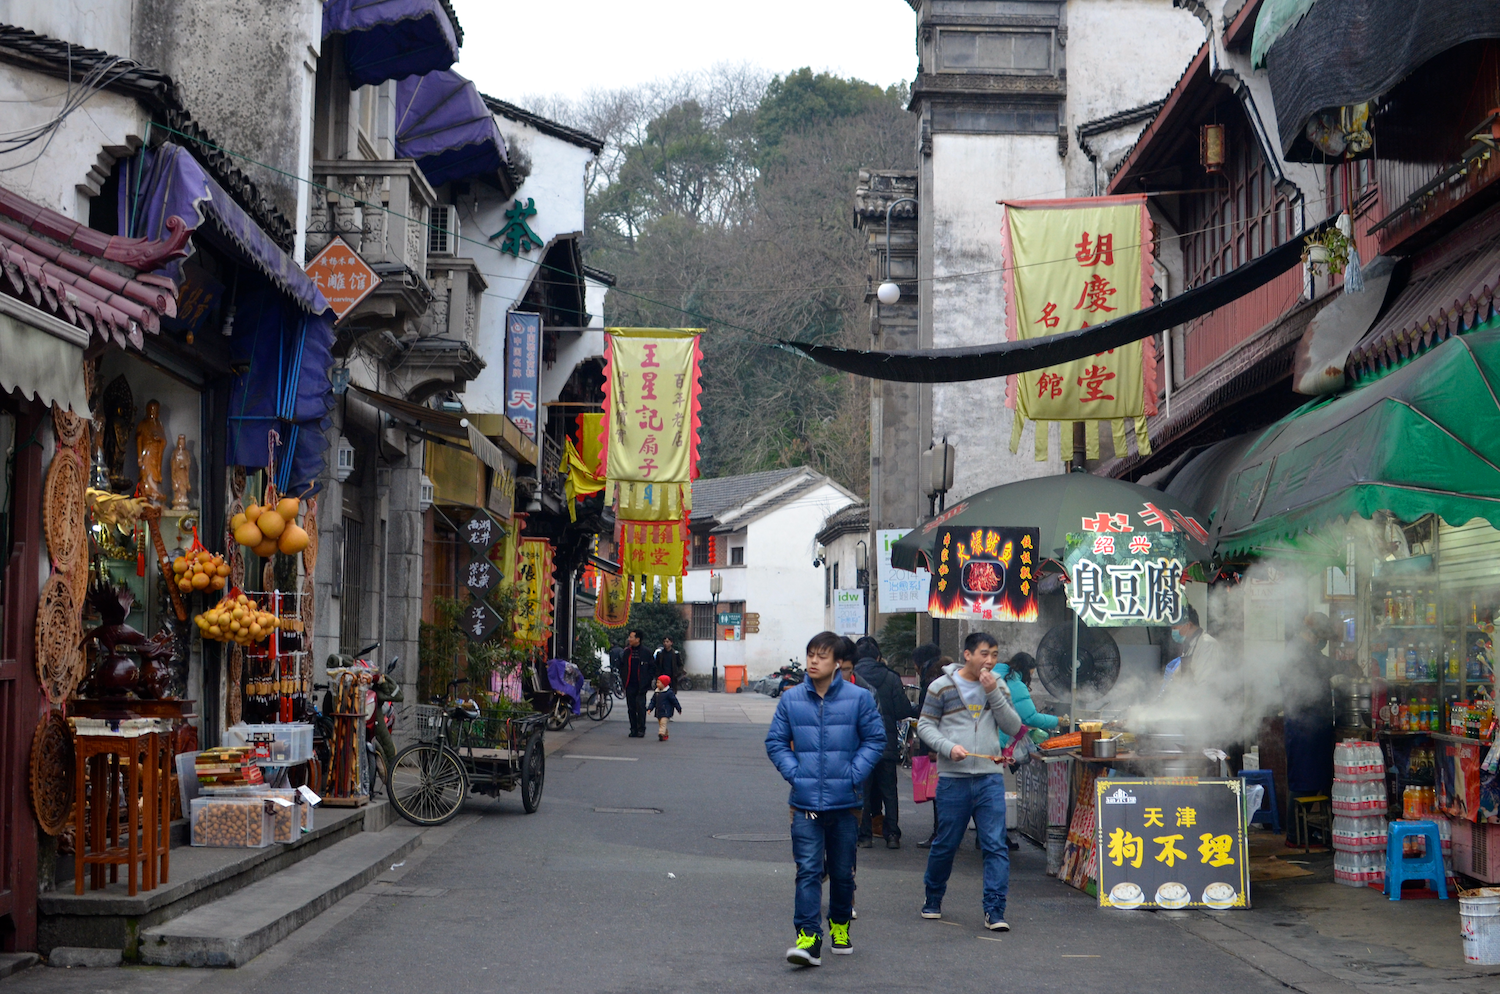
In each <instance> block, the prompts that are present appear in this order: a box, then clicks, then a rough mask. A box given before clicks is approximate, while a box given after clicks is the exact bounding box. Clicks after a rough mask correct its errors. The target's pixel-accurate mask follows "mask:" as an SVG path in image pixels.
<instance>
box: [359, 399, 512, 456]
mask: <svg viewBox="0 0 1500 994" xmlns="http://www.w3.org/2000/svg"><path fill="white" fill-rule="evenodd" d="M350 386H352V387H353V388H354V389H355V390H357V391H359V395H360V396H361V397H363V398H364V399H365V400H366V401H368V402H369V403H370V405H371V406H373V407H377V408H379V409H380V410H382V411H384V412H385V413H386V414H389V415H390V416H391V417H392V418H393V419H395V421H396V422H397V423H398V424H400V425H401V426H402V427H403V428H404V429H405V430H407V431H409V432H411V433H412V434H414V435H417V436H420V437H422V438H425V439H427V440H429V441H433V442H440V443H442V444H444V445H453V444H455V443H459V442H461V443H466V444H467V447H468V448H469V450H470V451H471V452H473V453H474V455H475V456H477V457H478V458H479V461H480V462H482V463H484V464H485V465H486V466H488V467H489V468H490V469H493V470H494V471H495V472H497V473H504V472H506V471H507V470H508V469H514V468H515V467H514V466H513V465H508V464H507V463H506V461H505V456H504V454H502V453H501V451H500V448H499V446H497V445H496V444H495V443H494V442H491V441H490V440H489V439H488V438H486V437H485V435H484V433H483V432H481V431H480V430H479V429H478V428H477V427H476V426H475V425H474V424H473V423H472V422H470V421H469V419H468V418H465V417H461V416H459V415H457V414H452V413H450V412H448V411H437V410H434V409H432V408H430V407H423V406H422V405H421V404H414V403H412V402H411V401H409V400H403V399H402V398H400V397H392V396H391V395H390V394H385V393H378V392H376V391H374V390H368V389H366V388H364V387H362V386H360V385H359V384H357V383H353V384H350Z"/></svg>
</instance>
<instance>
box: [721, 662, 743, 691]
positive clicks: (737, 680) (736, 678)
mask: <svg viewBox="0 0 1500 994" xmlns="http://www.w3.org/2000/svg"><path fill="white" fill-rule="evenodd" d="M744 686H747V684H746V682H745V667H743V666H726V667H724V693H726V694H736V693H739V690H740V688H741V687H744Z"/></svg>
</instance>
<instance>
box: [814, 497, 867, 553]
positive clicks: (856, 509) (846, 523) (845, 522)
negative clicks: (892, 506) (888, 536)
mask: <svg viewBox="0 0 1500 994" xmlns="http://www.w3.org/2000/svg"><path fill="white" fill-rule="evenodd" d="M869 530H870V505H869V504H866V503H865V502H864V501H860V502H859V503H857V504H850V505H849V506H848V507H844V508H840V509H839V510H837V511H834V512H833V513H832V514H830V515H829V516H828V517H827V518H826V519H824V521H823V527H822V529H821V530H820V531H819V532H818V536H817V537H818V541H819V542H821V543H823V544H827V543H828V542H830V541H832V540H833V539H835V538H837V537H838V536H840V535H850V534H853V533H856V532H867V531H869Z"/></svg>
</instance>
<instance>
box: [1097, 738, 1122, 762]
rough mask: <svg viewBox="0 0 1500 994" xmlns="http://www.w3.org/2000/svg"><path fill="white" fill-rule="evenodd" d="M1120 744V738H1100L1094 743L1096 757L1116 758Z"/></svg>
mask: <svg viewBox="0 0 1500 994" xmlns="http://www.w3.org/2000/svg"><path fill="white" fill-rule="evenodd" d="M1119 745H1120V740H1119V739H1118V738H1110V739H1099V740H1098V741H1097V742H1095V743H1094V758H1095V759H1114V758H1115V756H1116V754H1117V753H1116V750H1117V749H1118V748H1119Z"/></svg>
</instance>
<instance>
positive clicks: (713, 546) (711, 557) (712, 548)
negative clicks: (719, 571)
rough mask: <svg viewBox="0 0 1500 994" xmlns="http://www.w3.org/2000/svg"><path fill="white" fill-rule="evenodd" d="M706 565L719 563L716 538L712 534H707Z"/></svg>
mask: <svg viewBox="0 0 1500 994" xmlns="http://www.w3.org/2000/svg"><path fill="white" fill-rule="evenodd" d="M708 565H710V566H717V565H719V552H718V540H717V539H715V538H714V536H712V535H710V536H708Z"/></svg>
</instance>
